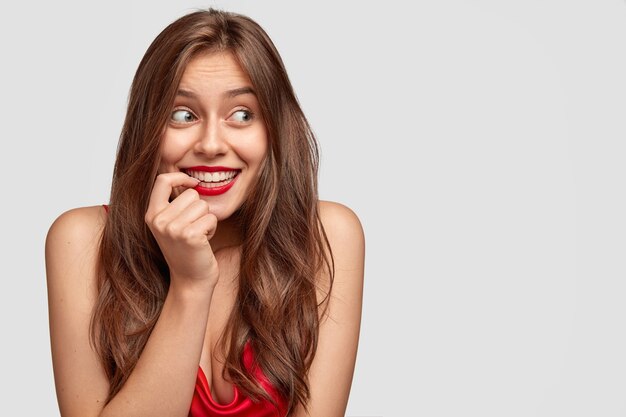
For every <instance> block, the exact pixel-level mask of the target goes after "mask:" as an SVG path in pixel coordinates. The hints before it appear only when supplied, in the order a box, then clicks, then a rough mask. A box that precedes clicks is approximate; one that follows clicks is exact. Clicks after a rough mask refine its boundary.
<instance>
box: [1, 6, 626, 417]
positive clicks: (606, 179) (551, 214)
mask: <svg viewBox="0 0 626 417" xmlns="http://www.w3.org/2000/svg"><path fill="white" fill-rule="evenodd" d="M295 3H296V2H288V1H264V2H252V1H217V2H209V3H207V2H195V1H177V2H173V1H147V0H142V1H136V2H134V3H133V4H125V2H117V3H115V2H99V3H97V4H96V3H92V4H87V3H86V2H79V1H69V0H59V1H55V2H45V1H31V2H30V3H29V4H20V5H18V4H12V5H9V6H7V5H4V6H0V7H1V10H0V51H2V66H1V67H0V76H1V77H0V91H1V92H2V93H1V95H2V100H0V106H1V107H0V121H1V123H2V128H3V133H2V134H1V135H0V137H1V138H2V149H3V151H2V155H3V158H2V163H0V178H2V179H3V180H4V183H5V187H4V188H5V193H4V196H3V198H2V208H1V212H0V214H1V215H0V227H1V230H2V233H1V234H0V239H1V240H0V244H1V251H0V253H1V254H2V264H3V267H4V274H3V275H4V279H3V280H2V282H3V284H2V285H3V290H2V291H1V292H0V323H1V326H2V327H1V328H2V340H3V343H2V347H0V352H1V355H0V369H2V372H0V381H1V382H2V386H3V387H7V386H8V387H10V389H9V391H8V392H7V391H6V390H5V395H4V396H3V401H1V402H0V415H7V416H18V415H25V416H26V415H28V416H30V415H58V411H57V406H56V399H55V394H54V383H53V377H52V368H51V359H50V353H49V340H48V328H47V306H46V289H45V273H44V260H43V245H44V239H45V234H46V232H47V229H48V227H49V225H50V224H51V222H52V221H53V220H54V218H55V217H56V216H57V215H58V214H60V213H61V212H62V211H65V210H67V209H69V208H71V207H76V206H85V205H94V204H100V203H103V202H106V200H107V197H108V193H109V182H110V178H111V172H112V166H113V161H114V153H115V148H116V144H117V137H118V135H119V131H120V127H121V123H122V118H123V114H124V106H125V102H126V97H127V92H128V89H129V87H130V82H131V79H132V76H133V74H134V71H135V68H136V66H137V64H138V63H139V60H140V59H141V56H142V55H143V53H144V51H145V49H146V48H147V46H148V44H149V43H150V41H151V40H152V39H153V38H154V37H155V36H156V35H157V33H158V32H159V31H160V30H161V29H162V28H164V27H165V26H166V25H167V24H168V23H169V22H171V21H172V20H174V19H176V18H177V17H179V16H181V15H182V14H184V13H186V12H188V11H191V10H192V9H194V8H196V7H204V6H208V5H210V4H213V5H217V6H219V7H222V8H226V9H228V10H232V11H236V12H241V13H244V14H248V15H249V16H251V17H252V18H254V19H255V20H257V21H258V22H259V23H260V24H261V25H262V26H264V27H265V28H266V30H267V31H268V33H269V34H270V36H271V37H272V38H273V39H274V41H275V43H276V45H277V46H278V48H279V50H280V52H281V53H282V55H283V58H284V60H285V63H286V65H287V69H288V71H289V73H290V76H291V79H292V81H293V83H294V86H295V89H296V92H297V93H298V96H299V98H300V100H301V102H302V105H303V107H304V109H305V111H306V113H307V115H308V117H309V119H310V121H311V123H312V125H313V127H314V129H315V131H316V133H317V135H318V138H319V141H320V143H321V146H322V154H323V160H322V172H321V179H320V180H321V185H320V187H321V196H322V198H323V199H329V200H335V201H340V202H343V203H344V204H346V205H348V206H350V207H351V208H352V209H353V210H354V211H355V212H356V213H357V214H358V215H359V216H360V218H361V220H362V223H363V226H364V228H365V232H366V238H367V265H366V291H365V301H364V312H363V327H362V332H361V335H362V337H361V344H360V348H359V356H358V362H357V370H356V374H355V379H354V384H353V389H352V394H351V398H350V403H349V406H348V412H347V416H380V417H392V416H393V417H395V416H398V417H404V416H481V417H484V416H498V417H499V416H524V417H527V416H546V417H548V416H550V417H552V416H568V417H570V416H590V415H598V416H623V415H625V414H626V396H625V395H624V392H626V377H625V375H626V354H625V352H626V330H625V329H626V303H625V302H624V300H625V299H626V261H625V259H626V258H625V256H624V254H625V253H626V217H625V213H626V197H625V186H626V165H625V164H624V163H623V159H624V157H625V156H626V144H625V142H624V138H625V136H624V135H625V133H626V125H625V123H624V116H625V115H626V77H625V76H624V74H626V57H625V52H624V51H625V50H626V5H625V4H624V2H622V1H617V0H613V1H608V0H604V1H600V0H594V1H582V0H525V1H496V0H491V1H488V0H476V1H469V0H466V1H463V0H445V1H443V0H442V1H414V2H401V1H399V0H393V1H387V2H380V3H374V2H357V1H355V0H351V1H344V2H330V1H316V2H309V4H298V5H295Z"/></svg>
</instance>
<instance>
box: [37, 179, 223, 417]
mask: <svg viewBox="0 0 626 417" xmlns="http://www.w3.org/2000/svg"><path fill="white" fill-rule="evenodd" d="M182 175H184V174H182ZM174 177H175V175H174V176H165V177H162V178H160V179H158V180H157V184H156V185H155V191H153V196H155V195H156V198H157V199H159V200H164V201H165V202H163V201H161V203H157V204H156V205H151V207H152V209H149V211H150V210H152V213H151V214H150V213H149V215H147V217H150V219H148V218H147V219H146V221H147V222H149V223H151V227H153V228H154V230H153V233H155V234H156V235H158V239H160V242H159V244H163V245H164V246H168V245H171V244H172V242H169V243H168V242H167V241H166V240H168V239H172V241H176V245H174V246H176V250H178V251H186V252H187V253H188V254H189V256H193V255H195V256H196V258H194V259H195V260H198V261H205V260H206V259H211V258H212V254H210V255H211V256H207V254H206V253H205V255H204V256H201V254H202V253H203V252H202V250H206V247H205V246H208V245H207V234H205V233H202V232H201V235H202V236H201V238H200V239H199V241H202V239H204V242H203V243H202V244H201V245H200V246H202V247H203V248H201V249H202V250H198V251H196V252H195V254H194V253H193V252H194V247H193V246H190V245H188V243H189V240H192V237H193V235H194V233H188V231H189V229H188V228H183V227H180V226H181V224H182V223H186V224H188V223H189V222H190V221H191V219H190V217H191V218H196V217H197V216H195V215H193V216H190V212H192V211H194V207H195V210H196V211H198V213H200V212H201V211H202V210H199V205H198V204H195V203H190V201H192V200H193V198H192V197H193V193H187V194H185V196H186V197H184V198H182V199H180V200H179V198H180V197H179V198H177V199H175V200H174V201H175V202H177V203H176V204H174V202H172V203H171V204H169V205H167V196H169V195H170V192H171V189H172V187H173V186H176V185H182V184H177V183H176V181H177V180H176V178H174ZM185 177H186V176H185ZM183 180H184V179H183ZM159 187H160V190H157V188H159ZM168 190H169V191H168ZM192 191H193V190H192ZM155 193H156V194H155ZM163 196H165V197H163ZM181 196H182V195H181ZM161 197H162V198H161ZM185 198H186V200H185ZM151 204H152V203H151ZM159 204H162V206H159ZM200 205H202V204H200ZM205 213H206V210H205ZM103 214H104V211H103V209H102V207H100V206H98V207H89V208H82V209H75V210H70V211H68V212H66V213H64V214H63V215H61V216H60V217H59V218H58V219H57V220H56V221H55V222H54V224H53V225H52V227H51V228H50V231H49V233H48V237H47V239H46V272H47V277H48V294H49V311H50V335H51V342H52V358H53V365H54V374H55V384H56V388H57V397H58V401H59V408H60V411H61V415H62V417H97V416H100V417H107V416H116V417H118V416H124V417H133V416H137V417H140V416H146V417H148V416H149V417H159V416H167V417H177V416H180V417H186V416H187V415H188V413H189V406H190V404H191V399H192V395H193V391H194V385H195V381H196V376H197V373H198V364H199V362H200V354H201V352H202V345H203V341H204V336H205V333H206V325H207V320H208V314H209V308H210V302H211V297H212V295H213V288H214V286H215V283H216V282H217V280H216V277H214V276H213V277H209V278H212V279H198V276H197V275H195V274H194V270H193V268H192V267H191V264H193V262H187V263H185V265H184V268H185V271H184V272H185V274H184V275H185V276H180V275H177V274H176V273H175V271H172V270H171V273H172V276H171V284H170V289H169V291H168V294H167V297H166V299H165V302H164V305H163V309H162V312H161V314H160V316H159V319H158V321H157V323H156V325H155V327H154V330H153V332H152V334H151V335H150V338H149V339H148V342H147V344H146V346H145V348H144V350H143V352H142V353H141V356H140V358H139V360H138V362H137V365H136V367H135V368H134V370H133V372H132V373H131V375H130V376H129V378H128V380H127V381H126V383H125V384H124V386H123V387H122V389H121V390H120V391H119V392H118V393H117V394H116V395H115V397H114V398H113V399H112V400H111V401H110V402H109V403H108V404H107V405H106V406H104V401H105V400H106V397H107V394H108V389H109V383H108V380H107V378H106V375H105V374H104V371H103V369H102V368H101V365H100V362H99V359H98V357H97V355H96V353H95V352H94V351H93V349H92V348H91V346H90V344H89V323H90V318H91V312H92V310H93V306H94V302H95V299H96V269H95V265H96V260H97V254H98V242H99V238H100V236H101V233H102V228H103V225H104V221H105V219H104V216H103ZM167 217H169V218H167ZM181 217H185V219H184V221H183V222H180V221H179V220H180V219H181ZM213 217H214V216H213ZM204 218H205V216H201V219H204ZM175 219H178V220H175ZM201 219H200V221H197V222H195V223H192V224H193V225H195V226H199V227H200V228H201V229H204V230H205V231H206V229H207V228H211V227H212V230H214V229H215V219H214V218H213V219H209V220H208V221H206V222H205V223H204V224H201V223H202V221H201ZM155 223H157V224H156V225H155ZM210 224H212V226H210ZM157 229H160V231H159V230H157ZM164 229H167V230H168V231H169V232H167V233H169V235H168V234H167V233H166V234H163V233H165V232H164ZM185 229H186V230H187V232H184V230H185ZM162 232H163V233H162ZM177 233H183V234H185V235H186V236H187V237H188V238H189V240H187V241H184V242H183V241H181V239H176V237H175V235H176V234H177ZM211 235H212V233H211ZM179 237H180V236H179ZM196 238H197V236H196ZM162 249H163V247H162ZM166 249H171V248H170V247H167V248H166ZM195 249H197V246H196V247H195ZM208 250H210V247H209V249H208ZM167 255H169V256H172V255H174V257H175V258H177V262H180V263H183V259H181V257H180V256H178V253H176V251H171V250H169V251H168V252H167ZM166 258H167V256H166ZM170 266H171V265H170ZM205 270H206V268H205ZM215 271H217V269H216V265H215V268H213V271H212V272H213V275H215ZM192 275H193V276H192ZM205 278H207V277H205Z"/></svg>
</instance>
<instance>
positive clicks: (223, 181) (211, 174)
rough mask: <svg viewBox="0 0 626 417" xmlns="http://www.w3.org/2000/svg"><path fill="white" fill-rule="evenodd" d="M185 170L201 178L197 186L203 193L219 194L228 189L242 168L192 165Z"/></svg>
mask: <svg viewBox="0 0 626 417" xmlns="http://www.w3.org/2000/svg"><path fill="white" fill-rule="evenodd" d="M184 172H185V173H186V174H187V175H189V176H190V177H193V178H196V179H199V180H200V183H199V184H198V185H197V186H196V187H195V190H196V191H198V193H199V194H201V195H218V194H223V193H225V192H226V191H228V190H229V189H230V188H231V187H232V186H233V184H234V183H235V180H236V178H237V176H238V175H239V173H240V172H241V170H239V169H233V168H224V167H192V168H187V169H185V170H184Z"/></svg>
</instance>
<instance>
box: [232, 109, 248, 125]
mask: <svg viewBox="0 0 626 417" xmlns="http://www.w3.org/2000/svg"><path fill="white" fill-rule="evenodd" d="M231 117H232V118H233V119H235V121H237V122H241V123H245V122H249V121H250V120H252V118H253V114H252V112H251V111H249V110H237V111H236V112H234V113H233V115H232V116H231Z"/></svg>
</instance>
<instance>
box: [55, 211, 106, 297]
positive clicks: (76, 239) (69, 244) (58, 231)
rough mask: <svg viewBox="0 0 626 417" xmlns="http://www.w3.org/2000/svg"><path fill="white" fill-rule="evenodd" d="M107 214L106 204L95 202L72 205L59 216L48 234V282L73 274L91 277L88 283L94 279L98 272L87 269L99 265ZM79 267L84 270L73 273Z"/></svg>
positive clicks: (70, 277) (86, 277) (88, 278)
mask: <svg viewBox="0 0 626 417" xmlns="http://www.w3.org/2000/svg"><path fill="white" fill-rule="evenodd" d="M105 216H106V213H105V212H104V208H103V207H102V206H92V207H80V208H75V209H71V210H68V211H66V212H64V213H63V214H61V215H60V216H59V217H57V218H56V220H55V221H54V222H53V223H52V226H50V229H49V230H48V235H47V236H46V269H47V277H48V286H50V285H52V284H54V283H55V282H58V281H59V280H71V279H73V278H72V277H73V276H74V277H77V276H79V277H81V278H82V279H86V280H88V282H86V283H85V284H87V285H91V284H92V283H93V281H94V278H95V276H94V274H93V273H86V272H92V271H93V270H94V269H95V262H96V256H97V252H98V248H99V246H98V245H99V242H100V237H101V236H102V230H103V228H104V224H105V222H106V217H105ZM77 268H78V269H79V270H80V272H82V273H80V274H71V273H69V271H71V270H72V269H74V270H76V269H77ZM74 279H75V278H74Z"/></svg>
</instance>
